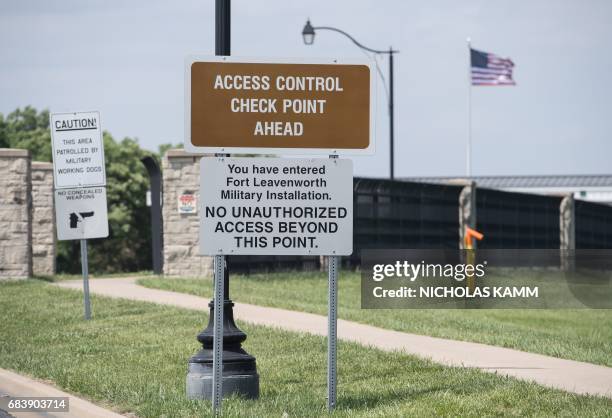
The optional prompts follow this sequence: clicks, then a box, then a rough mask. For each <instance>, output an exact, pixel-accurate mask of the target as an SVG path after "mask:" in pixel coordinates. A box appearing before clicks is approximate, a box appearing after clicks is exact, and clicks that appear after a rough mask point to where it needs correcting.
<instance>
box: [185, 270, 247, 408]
mask: <svg viewBox="0 0 612 418" xmlns="http://www.w3.org/2000/svg"><path fill="white" fill-rule="evenodd" d="M228 276H229V272H228V270H227V267H226V268H225V280H226V283H225V292H226V294H225V297H224V301H223V357H222V358H223V379H222V381H223V389H222V390H223V393H222V396H223V397H227V396H230V395H233V394H237V395H239V396H242V397H245V398H247V399H256V398H258V397H259V374H258V373H257V364H256V361H255V357H253V356H252V355H250V354H249V353H247V352H246V351H244V349H243V348H242V343H243V342H244V341H245V340H246V338H247V335H246V334H245V333H244V332H243V331H242V330H240V328H238V326H237V325H236V322H234V310H233V307H234V303H233V302H232V301H231V300H230V299H229V291H228V288H229V283H228V282H229V280H228ZM208 307H209V308H210V316H209V319H208V325H207V326H206V329H204V331H202V332H201V333H200V334H198V337H197V338H198V341H199V342H200V343H201V344H202V349H201V350H200V351H198V352H197V353H196V354H195V355H194V356H193V357H191V358H190V359H189V363H188V369H187V397H188V398H189V399H211V396H212V387H213V386H212V383H213V333H214V315H215V311H214V303H213V301H210V302H209V304H208Z"/></svg>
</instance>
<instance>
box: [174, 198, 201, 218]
mask: <svg viewBox="0 0 612 418" xmlns="http://www.w3.org/2000/svg"><path fill="white" fill-rule="evenodd" d="M196 202H197V200H196V196H195V195H194V194H182V195H180V196H179V197H178V213H189V214H195V213H198V206H197V204H196Z"/></svg>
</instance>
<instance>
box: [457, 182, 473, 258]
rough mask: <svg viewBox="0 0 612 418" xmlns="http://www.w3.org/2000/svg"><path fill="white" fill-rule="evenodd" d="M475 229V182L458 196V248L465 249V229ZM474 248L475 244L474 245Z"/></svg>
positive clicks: (470, 183) (468, 185)
mask: <svg viewBox="0 0 612 418" xmlns="http://www.w3.org/2000/svg"><path fill="white" fill-rule="evenodd" d="M467 226H469V227H470V228H472V229H476V182H473V181H471V182H469V183H468V184H467V185H466V186H465V187H464V188H463V190H461V193H460V194H459V248H460V249H464V248H465V228H466V227H467ZM474 248H476V243H474Z"/></svg>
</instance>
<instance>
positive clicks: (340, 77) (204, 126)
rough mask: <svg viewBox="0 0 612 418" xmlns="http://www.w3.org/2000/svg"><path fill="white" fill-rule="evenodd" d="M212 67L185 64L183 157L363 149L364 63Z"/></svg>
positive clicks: (367, 108)
mask: <svg viewBox="0 0 612 418" xmlns="http://www.w3.org/2000/svg"><path fill="white" fill-rule="evenodd" d="M216 60H217V61H214V62H210V61H194V62H192V63H188V65H190V68H188V69H187V76H188V77H189V79H188V80H187V82H188V86H187V93H188V95H190V98H188V103H187V106H188V109H186V111H187V112H188V113H189V115H188V118H189V119H188V121H187V126H186V128H187V139H186V148H187V150H188V151H211V150H210V148H214V149H215V150H216V151H226V152H229V151H233V152H236V150H232V148H233V149H235V148H241V149H249V151H250V152H264V153H265V152H269V151H270V150H274V149H281V150H282V149H301V150H368V149H370V134H371V132H372V130H373V129H372V128H373V127H372V123H371V116H372V112H371V106H372V103H371V101H372V98H371V97H370V91H371V83H372V80H371V77H372V74H371V68H370V67H369V65H368V64H331V63H330V64H321V63H316V64H313V63H308V64H290V63H261V62H257V63H251V62H249V63H247V62H219V61H218V60H219V58H216ZM205 148H208V150H206V149H205ZM245 151H246V150H245Z"/></svg>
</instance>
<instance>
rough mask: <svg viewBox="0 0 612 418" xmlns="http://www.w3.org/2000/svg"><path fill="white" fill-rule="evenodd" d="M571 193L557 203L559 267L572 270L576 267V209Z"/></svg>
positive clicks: (567, 270)
mask: <svg viewBox="0 0 612 418" xmlns="http://www.w3.org/2000/svg"><path fill="white" fill-rule="evenodd" d="M574 203H575V202H574V195H573V194H572V193H570V194H568V195H567V196H565V197H564V198H563V199H561V204H560V205H559V242H560V245H559V248H560V250H561V251H560V257H561V269H562V270H563V271H566V272H573V271H574V270H575V268H576V254H575V253H574V250H575V249H576V210H575V204H574Z"/></svg>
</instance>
